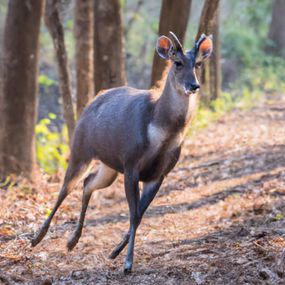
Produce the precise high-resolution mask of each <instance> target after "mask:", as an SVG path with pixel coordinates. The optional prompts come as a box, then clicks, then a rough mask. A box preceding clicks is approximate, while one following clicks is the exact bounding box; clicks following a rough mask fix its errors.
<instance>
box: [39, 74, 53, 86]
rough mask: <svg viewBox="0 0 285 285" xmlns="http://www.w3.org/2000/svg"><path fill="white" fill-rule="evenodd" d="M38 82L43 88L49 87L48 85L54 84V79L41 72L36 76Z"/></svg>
mask: <svg viewBox="0 0 285 285" xmlns="http://www.w3.org/2000/svg"><path fill="white" fill-rule="evenodd" d="M38 83H39V84H40V85H42V86H44V87H45V88H49V87H50V86H52V85H54V84H55V80H53V79H51V78H49V77H48V76H46V75H44V74H41V75H40V76H39V78H38Z"/></svg>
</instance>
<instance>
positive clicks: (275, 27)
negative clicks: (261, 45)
mask: <svg viewBox="0 0 285 285" xmlns="http://www.w3.org/2000/svg"><path fill="white" fill-rule="evenodd" d="M268 38H269V39H270V41H271V45H270V47H268V48H267V50H268V51H270V52H271V53H272V54H276V55H279V56H283V57H285V1H284V0H275V1H274V3H273V7H272V19H271V23H270V28H269V33H268Z"/></svg>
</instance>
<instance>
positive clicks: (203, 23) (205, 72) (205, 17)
mask: <svg viewBox="0 0 285 285" xmlns="http://www.w3.org/2000/svg"><path fill="white" fill-rule="evenodd" d="M203 33H204V34H206V35H211V34H212V35H213V44H214V51H213V54H212V55H211V57H210V59H209V60H208V61H206V62H205V65H204V68H203V69H202V70H201V85H202V87H201V91H200V94H201V99H202V101H203V102H205V103H206V104H207V105H208V104H209V102H210V101H211V100H213V99H216V98H217V97H219V94H220V90H221V66H220V43H219V0H205V2H204V6H203V10H202V14H201V18H200V24H199V29H198V33H197V36H196V40H197V39H199V37H200V36H201V34H203Z"/></svg>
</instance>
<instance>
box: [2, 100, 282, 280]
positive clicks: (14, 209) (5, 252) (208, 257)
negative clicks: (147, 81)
mask: <svg viewBox="0 0 285 285" xmlns="http://www.w3.org/2000/svg"><path fill="white" fill-rule="evenodd" d="M284 141H285V102H283V101H280V100H278V101H276V102H271V103H270V104H269V103H266V102H265V103H264V104H262V105H261V106H259V107H256V108H254V109H253V110H250V111H234V112H232V113H231V114H228V115H226V116H225V117H223V118H222V119H220V121H219V122H217V123H215V124H213V125H211V126H210V127H209V128H208V129H206V130H203V131H200V132H199V133H197V134H195V135H194V136H193V137H192V138H191V139H189V140H187V141H186V142H185V146H184V150H183V156H182V157H181V160H180V162H179V164H178V165H177V166H176V168H175V170H174V171H173V172H171V173H170V174H169V176H168V177H167V178H166V180H165V182H164V184H163V187H162V188H161V190H160V192H159V194H158V197H157V198H156V199H155V201H154V202H153V204H152V205H151V207H150V208H149V210H148V211H147V213H146V215H145V217H144V219H143V222H142V224H141V226H140V228H139V230H138V233H137V239H136V248H135V263H134V272H133V274H131V275H130V276H124V275H123V273H122V265H123V261H124V255H125V252H123V254H122V255H121V256H119V257H118V258H117V260H115V261H111V260H109V259H108V255H109V254H110V253H111V251H112V249H113V247H114V246H115V245H116V244H117V243H118V242H119V241H120V239H121V237H122V235H123V234H124V233H125V231H126V230H127V229H128V210H127V204H126V201H125V199H124V190H123V183H122V177H120V178H119V180H118V181H117V182H116V183H115V184H114V185H113V186H111V187H110V188H109V189H107V190H101V191H98V192H97V193H94V196H93V198H92V201H91V203H90V207H89V209H88V212H87V217H86V226H85V227H84V231H83V235H82V238H81V239H80V241H79V243H78V245H77V246H76V247H75V249H74V250H73V251H72V252H67V250H66V247H65V245H66V242H67V240H68V237H69V236H70V234H71V232H72V231H73V230H74V228H75V222H76V219H77V217H78V214H79V211H80V203H81V202H80V201H81V188H80V187H78V188H77V189H76V190H75V191H74V192H73V193H72V194H71V195H70V196H69V197H68V198H67V199H66V201H65V203H64V205H63V206H62V207H61V208H60V210H59V212H58V214H57V215H56V217H55V218H54V223H53V224H52V226H51V229H50V231H49V233H48V234H47V236H46V237H45V239H44V240H43V241H42V242H41V243H40V244H39V245H38V246H37V247H36V248H31V247H30V238H31V236H32V233H33V232H34V231H35V230H37V229H38V227H39V225H40V224H41V222H42V221H43V219H44V218H45V216H46V215H47V214H48V213H49V211H50V209H51V208H52V207H53V204H54V202H55V199H56V196H57V193H58V189H59V186H60V184H59V183H58V182H56V181H55V182H52V181H49V182H47V181H48V179H47V177H42V179H39V182H38V183H36V184H35V185H29V184H28V183H23V184H20V185H19V186H15V187H13V188H10V189H8V190H4V189H0V196H1V197H0V198H1V209H0V242H1V243H0V283H1V282H2V283H4V284H5V283H6V284H16V283H21V284H23V283H27V284H28V283H30V284H41V283H44V282H45V284H49V283H51V282H52V283H53V284H266V282H267V284H284V283H285V271H284V269H285V267H284V264H285V251H284V248H285V217H284V215H285V199H284V197H285V144H284Z"/></svg>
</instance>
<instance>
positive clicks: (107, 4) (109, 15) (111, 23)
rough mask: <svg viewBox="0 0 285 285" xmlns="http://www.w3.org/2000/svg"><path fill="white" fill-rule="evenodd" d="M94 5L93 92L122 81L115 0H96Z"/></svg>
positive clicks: (123, 81)
mask: <svg viewBox="0 0 285 285" xmlns="http://www.w3.org/2000/svg"><path fill="white" fill-rule="evenodd" d="M94 5H95V7H94V71H95V73H94V75H95V76H94V82H95V91H96V93H97V92H98V91H100V90H103V89H109V88H113V87H118V86H122V85H125V84H126V79H125V64H124V56H123V37H122V36H123V31H122V19H121V9H120V1H119V0H108V1H105V0H97V1H95V4H94Z"/></svg>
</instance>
